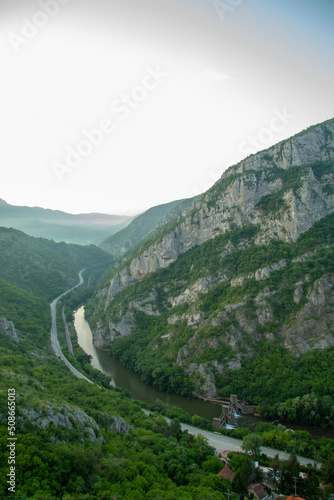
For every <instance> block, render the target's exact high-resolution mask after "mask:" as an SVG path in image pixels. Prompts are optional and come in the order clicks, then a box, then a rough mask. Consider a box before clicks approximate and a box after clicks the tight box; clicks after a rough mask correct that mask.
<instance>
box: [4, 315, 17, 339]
mask: <svg viewBox="0 0 334 500" xmlns="http://www.w3.org/2000/svg"><path fill="white" fill-rule="evenodd" d="M0 334H2V335H5V336H6V337H9V338H10V339H11V340H13V341H14V342H18V341H19V339H18V336H17V333H16V330H15V327H14V323H13V322H12V321H8V320H7V319H6V318H3V317H1V316H0Z"/></svg>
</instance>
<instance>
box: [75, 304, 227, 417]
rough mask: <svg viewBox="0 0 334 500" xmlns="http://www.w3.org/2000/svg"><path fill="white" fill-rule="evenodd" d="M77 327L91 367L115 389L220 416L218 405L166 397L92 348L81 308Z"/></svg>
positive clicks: (88, 328)
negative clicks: (102, 374) (107, 378)
mask: <svg viewBox="0 0 334 500" xmlns="http://www.w3.org/2000/svg"><path fill="white" fill-rule="evenodd" d="M74 326H75V329H76V332H77V336H78V343H79V345H80V347H82V349H83V350H84V351H85V352H86V353H87V354H90V355H91V356H92V362H91V364H92V366H93V367H94V368H96V369H97V370H100V371H101V372H103V373H105V374H106V375H109V376H110V377H111V378H112V383H113V385H114V386H116V387H123V388H124V389H127V390H128V391H129V392H130V394H131V396H132V397H133V398H134V399H139V400H141V401H145V402H147V403H152V402H153V401H154V400H156V399H160V400H161V401H164V402H165V403H167V404H168V405H170V406H179V407H180V408H183V409H184V410H185V411H187V412H188V413H190V415H199V416H201V417H205V418H208V419H209V420H211V419H212V418H214V417H219V415H220V413H221V408H220V406H219V405H213V404H210V403H205V402H204V401H201V400H200V399H194V400H189V399H186V398H183V397H181V396H177V395H176V394H166V393H164V392H160V391H158V390H157V389H155V388H154V387H151V386H148V385H146V384H144V382H142V380H141V378H140V377H139V375H137V374H136V373H133V372H132V371H131V370H128V369H127V368H125V367H124V366H123V365H122V364H121V363H120V362H119V361H117V360H116V359H113V358H111V357H110V356H109V355H108V352H106V351H101V350H100V349H96V347H94V345H93V339H92V332H91V329H90V326H89V323H88V322H87V321H86V320H85V310H84V307H81V308H80V309H78V310H77V311H76V312H75V314H74Z"/></svg>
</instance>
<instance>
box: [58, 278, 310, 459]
mask: <svg viewBox="0 0 334 500" xmlns="http://www.w3.org/2000/svg"><path fill="white" fill-rule="evenodd" d="M84 271H85V269H82V270H81V271H80V272H79V283H78V284H77V285H75V286H73V287H72V288H70V289H69V290H67V291H66V292H64V293H62V294H61V295H59V297H57V298H56V299H54V301H53V302H51V304H50V308H51V345H52V349H53V350H54V352H55V354H56V356H57V357H58V358H60V359H61V360H62V361H63V362H64V363H65V365H66V366H67V367H68V368H69V369H70V370H71V372H72V373H73V375H75V376H76V377H78V378H80V379H83V380H86V381H87V382H89V383H90V384H94V382H92V381H91V380H89V378H87V377H85V375H83V374H82V373H80V372H79V371H78V370H77V369H76V368H74V366H73V365H71V363H70V362H69V361H68V359H67V358H65V356H64V354H63V353H62V351H61V349H60V346H59V342H58V338H57V322H56V307H57V303H58V301H59V300H60V299H61V298H62V297H64V296H65V295H67V294H68V293H70V292H72V290H74V289H75V288H77V287H79V286H81V285H82V284H83V282H84V279H83V277H82V273H83V272H84ZM142 411H143V412H144V413H145V414H146V415H149V414H150V413H151V412H149V411H148V410H145V409H142ZM164 418H165V419H166V420H167V422H171V420H170V419H169V418H167V417H164ZM181 429H182V430H183V431H185V430H187V431H188V432H189V434H194V435H196V436H197V435H201V436H203V437H205V438H207V440H208V444H209V445H210V446H212V447H213V448H215V449H216V450H217V451H218V452H219V453H222V452H223V451H226V450H229V451H242V449H241V444H242V441H241V440H240V439H234V438H231V437H228V436H224V435H222V434H219V433H215V432H209V431H205V430H203V429H199V428H198V427H193V426H192V425H188V424H183V423H181ZM261 452H262V453H265V454H266V455H268V456H269V457H275V456H276V455H278V456H279V458H281V459H284V460H287V459H288V458H289V454H288V453H284V452H283V451H280V450H275V449H273V448H267V447H265V446H263V447H262V448H261ZM297 459H298V461H299V463H300V464H302V465H307V464H309V463H310V464H312V463H313V461H312V460H311V459H309V458H304V457H300V456H297ZM318 465H319V464H318Z"/></svg>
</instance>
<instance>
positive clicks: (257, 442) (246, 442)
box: [241, 434, 263, 455]
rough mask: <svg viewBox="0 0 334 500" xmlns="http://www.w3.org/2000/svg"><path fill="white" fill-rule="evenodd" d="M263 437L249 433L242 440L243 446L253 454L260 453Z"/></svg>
mask: <svg viewBox="0 0 334 500" xmlns="http://www.w3.org/2000/svg"><path fill="white" fill-rule="evenodd" d="M262 442H263V440H262V437H261V436H259V435H258V434H248V436H245V437H244V438H243V440H242V445H241V448H242V449H243V450H244V451H245V452H246V453H252V454H253V455H259V454H260V449H261V446H262Z"/></svg>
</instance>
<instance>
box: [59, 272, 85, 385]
mask: <svg viewBox="0 0 334 500" xmlns="http://www.w3.org/2000/svg"><path fill="white" fill-rule="evenodd" d="M83 272H84V269H82V270H81V271H80V272H79V283H78V284H77V285H75V286H73V287H72V288H70V289H69V290H67V291H66V292H64V293H62V294H61V295H59V297H57V298H56V299H54V300H53V301H52V302H51V304H50V309H51V345H52V349H53V350H54V352H55V354H56V356H57V357H58V358H59V359H61V360H62V361H63V362H64V363H65V365H66V366H67V367H68V368H69V369H70V370H71V372H72V373H73V375H75V376H76V377H78V378H81V379H83V380H87V382H89V383H90V384H94V382H92V381H91V380H89V378H87V377H85V375H83V374H82V373H80V372H79V371H78V370H77V369H76V368H74V366H73V365H71V363H70V362H69V361H68V359H67V358H65V356H64V354H63V353H62V350H61V349H60V346H59V342H58V338H57V318H56V307H57V303H58V301H59V300H60V299H61V298H62V297H64V295H67V294H68V293H70V292H72V290H74V289H75V288H77V287H78V286H81V285H82V284H83V282H84V279H83V277H82V273H83Z"/></svg>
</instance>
